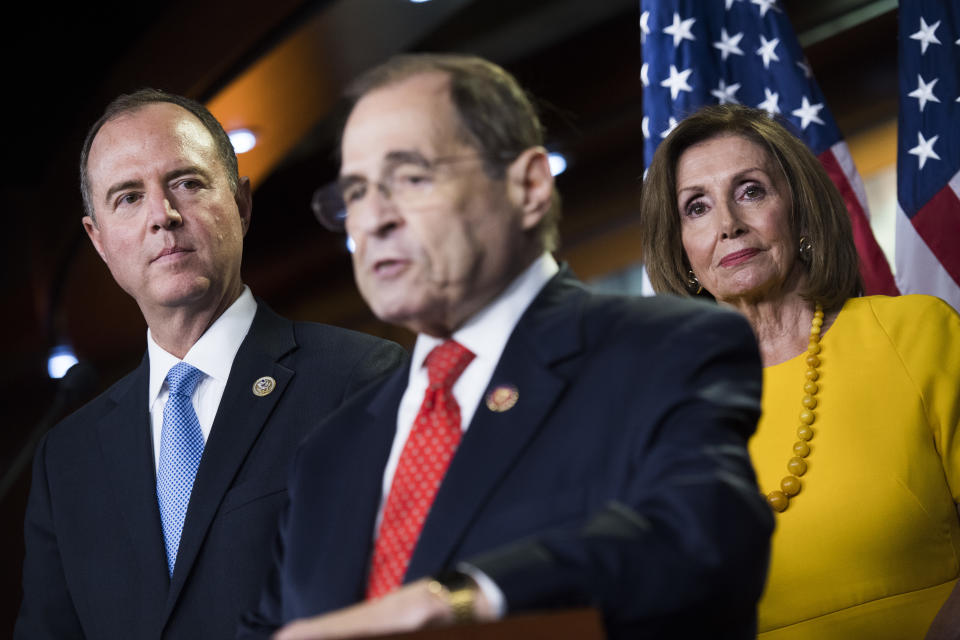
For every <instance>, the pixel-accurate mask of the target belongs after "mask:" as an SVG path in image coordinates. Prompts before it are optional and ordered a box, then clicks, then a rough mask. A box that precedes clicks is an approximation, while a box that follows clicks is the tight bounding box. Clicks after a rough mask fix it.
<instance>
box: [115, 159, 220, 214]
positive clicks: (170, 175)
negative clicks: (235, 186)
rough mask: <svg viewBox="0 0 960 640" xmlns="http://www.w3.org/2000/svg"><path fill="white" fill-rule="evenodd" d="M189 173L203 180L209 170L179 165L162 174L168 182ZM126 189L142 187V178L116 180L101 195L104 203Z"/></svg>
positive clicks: (208, 178) (207, 177)
mask: <svg viewBox="0 0 960 640" xmlns="http://www.w3.org/2000/svg"><path fill="white" fill-rule="evenodd" d="M190 174H197V175H199V176H201V177H202V178H203V179H204V180H207V181H209V180H210V179H211V178H210V174H209V172H207V171H205V170H204V169H201V168H200V167H197V166H189V167H181V168H179V169H174V170H173V171H168V172H167V173H165V174H164V176H163V181H164V182H170V181H171V180H174V179H176V178H179V177H180V176H186V175H190ZM127 189H143V180H125V181H124V182H118V183H117V184H115V185H113V186H112V187H110V188H109V189H107V194H106V195H105V196H104V197H103V203H104V204H105V205H109V204H110V200H111V199H113V196H114V195H116V194H117V193H120V192H121V191H126V190H127Z"/></svg>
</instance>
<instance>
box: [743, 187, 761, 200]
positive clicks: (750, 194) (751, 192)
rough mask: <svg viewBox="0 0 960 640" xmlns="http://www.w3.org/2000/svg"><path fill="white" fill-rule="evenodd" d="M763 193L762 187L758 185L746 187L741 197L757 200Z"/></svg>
mask: <svg viewBox="0 0 960 640" xmlns="http://www.w3.org/2000/svg"><path fill="white" fill-rule="evenodd" d="M763 193H764V192H763V187H761V186H760V185H758V184H751V185H747V188H746V189H744V190H743V195H744V196H746V197H747V198H750V199H754V198H759V197H760V196H762V195H763Z"/></svg>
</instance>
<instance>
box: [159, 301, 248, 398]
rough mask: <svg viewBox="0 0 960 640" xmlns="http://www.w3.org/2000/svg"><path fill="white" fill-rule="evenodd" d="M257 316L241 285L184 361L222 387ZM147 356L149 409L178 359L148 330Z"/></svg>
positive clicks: (191, 348) (188, 352)
mask: <svg viewBox="0 0 960 640" xmlns="http://www.w3.org/2000/svg"><path fill="white" fill-rule="evenodd" d="M256 313H257V301H256V300H255V299H254V297H253V294H252V293H251V292H250V287H248V286H246V285H244V287H243V293H241V294H240V297H239V298H237V299H236V301H234V303H233V304H232V305H230V306H229V307H228V308H227V310H226V311H224V312H223V313H222V314H221V315H220V317H219V318H217V319H216V320H215V321H214V323H213V324H212V325H210V328H209V329H207V330H206V331H205V332H204V333H203V335H202V336H200V339H199V340H197V341H196V342H195V343H194V344H193V346H192V347H190V350H189V351H187V353H186V355H185V356H184V357H183V361H184V362H186V363H188V364H190V365H192V366H194V367H196V368H197V369H200V371H203V373H204V374H206V375H207V376H208V377H210V378H213V379H214V380H217V381H219V382H220V383H221V384H222V385H224V386H225V385H226V383H227V378H228V377H229V376H230V369H231V367H233V359H234V357H236V355H237V351H238V350H239V349H240V344H241V343H242V342H243V339H244V338H246V337H247V332H248V331H250V325H252V324H253V316H254V315H256ZM147 355H148V357H149V358H150V387H149V389H148V393H149V395H148V396H147V402H148V403H149V404H148V406H152V405H153V401H154V400H156V399H157V396H158V395H160V391H161V390H162V388H163V382H164V380H165V379H166V377H167V373H168V372H169V371H170V367H172V366H173V365H175V364H177V363H178V362H180V359H179V358H177V357H176V356H174V355H173V354H171V353H169V352H167V351H165V350H164V349H163V348H162V347H161V346H160V345H158V344H157V343H156V342H155V341H154V339H153V335H152V334H151V333H150V329H149V328H148V329H147Z"/></svg>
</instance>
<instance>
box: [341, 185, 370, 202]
mask: <svg viewBox="0 0 960 640" xmlns="http://www.w3.org/2000/svg"><path fill="white" fill-rule="evenodd" d="M366 192H367V186H366V185H364V184H359V183H353V184H351V185H349V186H346V187H344V188H343V191H342V195H343V201H344V202H345V203H346V204H351V203H354V202H358V201H360V200H362V199H363V196H364V194H366Z"/></svg>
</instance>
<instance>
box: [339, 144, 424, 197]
mask: <svg viewBox="0 0 960 640" xmlns="http://www.w3.org/2000/svg"><path fill="white" fill-rule="evenodd" d="M404 164H413V165H417V166H418V167H423V168H424V169H426V168H429V167H430V164H431V163H430V161H429V160H427V158H426V157H425V156H424V155H423V154H422V153H420V152H419V151H406V150H404V151H390V152H388V153H387V155H386V157H385V158H384V160H383V169H382V171H381V173H383V174H386V173H389V172H390V171H392V170H393V169H394V168H396V167H398V166H400V165H404ZM363 180H364V178H363V177H361V176H359V175H356V174H347V175H342V176H340V177H339V178H337V184H338V185H340V187H341V188H343V187H346V186H348V185H351V184H354V183H356V182H361V181H363Z"/></svg>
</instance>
